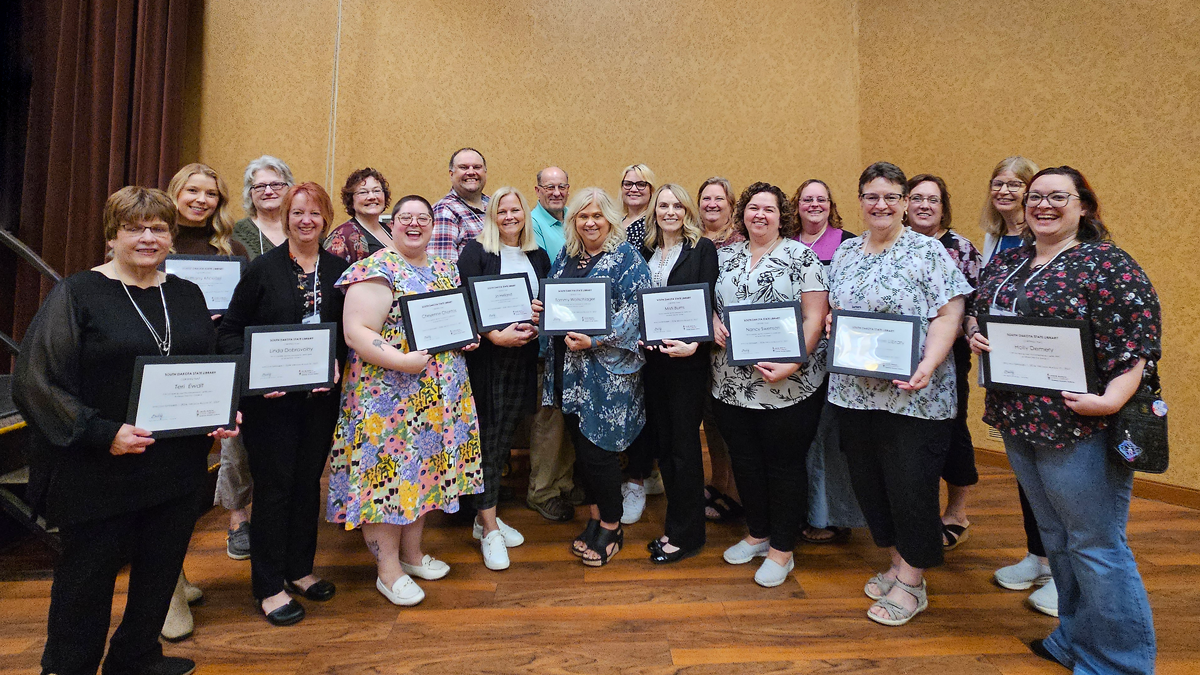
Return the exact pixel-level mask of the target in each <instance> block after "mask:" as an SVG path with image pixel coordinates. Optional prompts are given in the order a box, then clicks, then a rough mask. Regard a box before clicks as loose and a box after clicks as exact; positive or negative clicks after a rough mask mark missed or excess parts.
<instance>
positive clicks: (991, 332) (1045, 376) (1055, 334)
mask: <svg viewBox="0 0 1200 675" xmlns="http://www.w3.org/2000/svg"><path fill="white" fill-rule="evenodd" d="M979 330H981V331H983V335H984V337H986V338H987V339H988V344H989V345H991V348H992V351H991V352H983V355H982V356H983V358H982V363H981V366H980V371H982V373H983V386H985V387H989V388H992V389H1006V390H1008V391H1020V392H1025V393H1029V394H1044V395H1050V396H1059V395H1061V392H1064V391H1070V392H1076V393H1080V394H1084V393H1087V392H1092V393H1098V392H1099V391H1100V381H1099V378H1097V376H1096V364H1095V356H1094V353H1093V347H1092V345H1094V344H1095V343H1094V342H1093V340H1092V331H1091V328H1089V327H1088V323H1087V322H1086V321H1082V320H1068V319H1038V318H1033V317H1022V316H992V315H987V314H984V315H982V316H980V317H979Z"/></svg>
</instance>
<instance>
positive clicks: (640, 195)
mask: <svg viewBox="0 0 1200 675" xmlns="http://www.w3.org/2000/svg"><path fill="white" fill-rule="evenodd" d="M652 188H653V186H652V185H650V181H648V180H646V179H645V178H643V177H642V174H640V173H638V172H637V171H636V170H634V169H630V170H629V171H626V172H625V175H624V176H623V177H622V178H621V202H622V203H624V204H625V210H626V211H627V212H629V213H631V214H633V213H641V212H642V211H645V210H646V205H648V204H649V203H650V196H651V195H650V190H651V189H652Z"/></svg>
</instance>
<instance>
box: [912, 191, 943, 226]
mask: <svg viewBox="0 0 1200 675" xmlns="http://www.w3.org/2000/svg"><path fill="white" fill-rule="evenodd" d="M908 224H909V225H910V226H911V227H912V229H914V230H916V231H917V232H920V233H921V234H923V235H925V236H927V237H932V236H933V235H935V234H937V232H938V231H939V230H940V229H941V228H942V191H941V189H940V188H938V186H937V183H934V182H933V181H928V180H927V181H925V182H923V183H918V184H917V186H916V187H914V188H913V189H912V190H911V191H910V192H909V194H908Z"/></svg>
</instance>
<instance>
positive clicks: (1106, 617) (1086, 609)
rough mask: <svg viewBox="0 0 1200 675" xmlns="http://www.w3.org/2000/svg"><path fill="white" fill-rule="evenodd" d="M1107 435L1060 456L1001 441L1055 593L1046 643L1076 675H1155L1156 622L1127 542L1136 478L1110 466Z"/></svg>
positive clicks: (1092, 438)
mask: <svg viewBox="0 0 1200 675" xmlns="http://www.w3.org/2000/svg"><path fill="white" fill-rule="evenodd" d="M1106 438H1107V433H1106V432H1100V433H1098V434H1095V435H1093V436H1090V437H1088V438H1086V439H1084V440H1082V441H1079V442H1078V443H1075V444H1074V445H1070V446H1068V447H1066V448H1063V449H1062V450H1054V449H1052V448H1046V447H1036V448H1035V447H1034V446H1033V445H1031V444H1030V443H1028V442H1026V441H1022V440H1012V439H1007V438H1006V439H1005V441H1004V447H1005V449H1006V450H1007V451H1008V461H1009V462H1010V463H1011V464H1012V468H1013V471H1014V472H1015V473H1016V474H1017V480H1019V481H1020V482H1021V487H1022V488H1024V490H1025V494H1026V495H1027V496H1028V497H1029V504H1030V505H1031V506H1032V507H1033V513H1034V515H1035V516H1036V517H1037V521H1038V529H1039V530H1041V534H1042V542H1043V543H1044V544H1045V546H1046V556H1047V557H1048V558H1050V570H1051V571H1052V572H1053V574H1054V583H1055V585H1056V586H1057V587H1058V618H1059V625H1058V628H1057V629H1055V631H1054V632H1053V633H1051V634H1050V636H1049V637H1048V638H1046V640H1045V642H1044V643H1043V644H1044V645H1045V647H1046V649H1047V650H1048V651H1049V652H1050V653H1051V654H1053V655H1054V656H1055V658H1057V659H1058V660H1059V661H1061V662H1062V663H1063V664H1065V665H1067V666H1068V667H1071V668H1073V669H1074V672H1075V673H1077V674H1079V673H1087V674H1089V675H1092V674H1095V675H1101V674H1109V673H1139V674H1141V673H1153V672H1154V658H1155V652H1156V646H1155V641H1154V619H1153V617H1152V616H1151V614H1150V601H1149V599H1148V598H1147V597H1146V587H1145V586H1144V585H1143V584H1142V577H1141V575H1140V574H1138V571H1137V564H1136V563H1135V562H1134V560H1133V551H1131V550H1129V543H1128V541H1127V540H1126V538H1125V524H1126V522H1127V521H1128V520H1129V498H1130V495H1131V493H1132V491H1133V473H1132V472H1130V471H1129V470H1128V469H1125V468H1124V467H1119V466H1115V465H1114V464H1113V463H1111V462H1110V461H1108V458H1107V457H1106V454H1107V452H1108V449H1107V448H1106V447H1105V445H1106Z"/></svg>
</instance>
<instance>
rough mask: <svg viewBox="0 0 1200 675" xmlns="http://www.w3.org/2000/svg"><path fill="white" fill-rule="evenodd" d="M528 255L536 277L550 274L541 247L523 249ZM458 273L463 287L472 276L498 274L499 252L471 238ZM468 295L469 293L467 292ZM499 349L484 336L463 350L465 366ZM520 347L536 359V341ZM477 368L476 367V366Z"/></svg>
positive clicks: (548, 265)
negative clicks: (469, 349) (477, 345)
mask: <svg viewBox="0 0 1200 675" xmlns="http://www.w3.org/2000/svg"><path fill="white" fill-rule="evenodd" d="M525 254H526V255H527V256H528V257H529V263H530V264H531V265H533V271H534V272H535V273H536V274H537V278H538V279H545V278H546V276H547V275H548V274H550V256H548V255H546V252H545V251H543V250H542V249H541V248H537V249H534V250H532V251H525ZM458 274H459V277H460V278H461V279H462V285H463V286H464V287H465V286H466V285H467V283H468V280H470V279H471V278H472V277H484V276H492V275H495V274H500V254H499V253H488V252H487V251H485V250H483V245H482V244H480V243H479V242H478V241H476V240H474V239H472V240H471V241H468V242H467V243H466V245H465V246H463V250H462V253H460V254H459V255H458ZM467 297H470V293H468V294H467ZM495 349H500V347H497V346H496V345H494V344H492V343H491V341H490V340H487V339H486V338H485V339H483V340H480V344H479V348H478V349H476V350H474V351H470V352H465V354H466V357H467V367H468V368H470V367H471V364H472V363H476V364H479V363H482V362H483V361H484V360H487V359H490V358H491V357H492V353H493V350H495ZM521 349H524V350H526V351H528V352H530V353H531V354H532V358H533V359H535V360H536V359H537V352H538V342H537V340H533V341H531V342H530V343H529V344H527V345H525V346H524V347H522V348H521ZM476 369H478V368H476Z"/></svg>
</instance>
